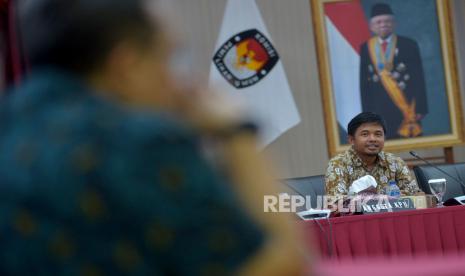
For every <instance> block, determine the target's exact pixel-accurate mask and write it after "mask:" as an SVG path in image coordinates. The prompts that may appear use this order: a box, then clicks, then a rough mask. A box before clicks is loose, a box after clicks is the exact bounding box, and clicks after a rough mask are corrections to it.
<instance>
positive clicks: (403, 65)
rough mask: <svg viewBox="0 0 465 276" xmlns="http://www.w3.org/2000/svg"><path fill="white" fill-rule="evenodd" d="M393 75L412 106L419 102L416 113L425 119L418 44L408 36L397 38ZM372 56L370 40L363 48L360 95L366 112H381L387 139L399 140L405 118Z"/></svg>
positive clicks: (425, 103) (423, 81)
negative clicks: (399, 131)
mask: <svg viewBox="0 0 465 276" xmlns="http://www.w3.org/2000/svg"><path fill="white" fill-rule="evenodd" d="M396 39H397V42H396V46H395V49H393V60H392V66H390V67H392V68H387V67H386V69H387V70H388V71H389V72H390V75H391V77H392V79H393V80H394V81H395V82H396V83H397V87H398V88H399V89H400V90H401V91H402V92H403V94H404V95H405V98H406V99H407V102H408V103H411V102H412V101H413V100H415V106H416V108H415V112H416V114H420V115H422V116H424V115H425V114H426V113H428V107H427V99H426V89H425V79H424V73H423V66H422V62H421V58H420V50H419V48H418V44H417V43H416V42H415V41H414V40H412V39H410V38H407V37H403V36H396ZM375 66H376V65H375V64H374V62H373V61H372V58H371V57H370V52H369V49H368V41H367V42H365V43H363V44H362V46H361V48H360V93H361V100H362V109H363V111H372V112H375V113H378V114H379V115H381V116H382V117H383V118H384V119H385V120H386V126H387V133H386V138H399V137H401V136H400V135H399V134H398V129H399V127H400V125H401V123H402V121H403V119H404V116H403V114H402V112H401V110H400V109H399V107H398V106H396V104H395V103H394V102H393V101H392V99H391V97H390V96H389V94H388V92H387V91H386V89H385V88H384V86H383V84H382V82H381V78H380V76H379V74H378V72H377V70H376V68H377V67H375ZM378 68H379V67H378Z"/></svg>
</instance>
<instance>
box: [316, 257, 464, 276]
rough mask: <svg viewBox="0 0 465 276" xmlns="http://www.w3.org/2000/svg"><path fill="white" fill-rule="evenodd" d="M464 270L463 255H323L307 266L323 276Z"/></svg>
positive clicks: (413, 275)
mask: <svg viewBox="0 0 465 276" xmlns="http://www.w3.org/2000/svg"><path fill="white" fill-rule="evenodd" d="M464 270H465V255H453V256H420V257H411V258H406V257H402V258H400V257H399V258H395V257H390V258H389V259H387V258H360V259H356V260H332V259H326V260H322V261H320V262H317V263H316V264H314V265H313V266H312V267H311V268H310V269H309V271H313V272H314V274H313V275H325V276H340V275H344V276H347V275H357V276H373V275H376V276H393V275H395V276H437V275H441V276H463V275H464Z"/></svg>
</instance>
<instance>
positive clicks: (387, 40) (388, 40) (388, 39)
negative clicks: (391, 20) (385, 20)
mask: <svg viewBox="0 0 465 276" xmlns="http://www.w3.org/2000/svg"><path fill="white" fill-rule="evenodd" d="M391 39H392V34H391V35H390V36H388V37H387V38H385V39H382V38H381V37H379V36H378V42H379V44H381V43H383V41H386V42H387V43H390V42H391Z"/></svg>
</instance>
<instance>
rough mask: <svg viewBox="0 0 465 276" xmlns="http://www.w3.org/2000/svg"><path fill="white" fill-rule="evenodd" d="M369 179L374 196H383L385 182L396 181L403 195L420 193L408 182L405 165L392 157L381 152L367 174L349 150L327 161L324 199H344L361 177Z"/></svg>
mask: <svg viewBox="0 0 465 276" xmlns="http://www.w3.org/2000/svg"><path fill="white" fill-rule="evenodd" d="M365 175H371V176H373V177H374V178H375V179H376V182H377V183H378V186H377V187H376V189H377V192H378V194H385V189H386V187H387V186H388V183H389V181H391V180H394V181H396V183H397V185H398V186H399V189H400V190H401V192H402V193H404V194H406V195H414V194H415V193H416V192H420V190H419V189H418V185H417V182H416V181H415V180H414V179H413V178H412V176H411V174H410V171H409V169H408V167H407V165H405V162H404V161H403V160H402V159H401V158H399V157H396V156H394V155H393V154H392V153H387V152H383V151H381V152H380V153H379V154H378V158H377V160H376V163H375V166H374V167H373V169H372V170H371V171H369V170H368V169H367V166H366V165H365V164H364V163H363V161H362V160H361V159H360V157H359V156H358V155H357V154H356V153H355V151H354V150H353V149H352V148H350V149H349V150H347V151H346V152H344V153H341V154H339V155H337V156H335V157H334V158H332V159H331V160H330V161H329V164H328V169H327V171H326V177H325V182H326V187H325V189H326V195H334V196H340V195H347V194H348V191H349V187H350V185H351V184H352V182H354V181H355V180H357V179H359V178H360V177H362V176H365Z"/></svg>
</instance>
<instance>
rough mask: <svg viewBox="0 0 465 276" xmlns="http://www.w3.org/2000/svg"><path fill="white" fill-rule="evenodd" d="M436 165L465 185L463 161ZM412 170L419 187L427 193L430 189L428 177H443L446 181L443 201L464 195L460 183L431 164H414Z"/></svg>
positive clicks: (464, 189)
mask: <svg viewBox="0 0 465 276" xmlns="http://www.w3.org/2000/svg"><path fill="white" fill-rule="evenodd" d="M437 167H439V168H440V169H441V170H443V171H445V172H447V173H448V174H450V175H452V176H453V177H454V178H455V179H457V180H459V181H460V182H462V184H463V185H465V163H457V164H443V165H437ZM413 171H414V172H415V177H416V178H417V182H418V185H419V186H420V189H422V190H423V191H424V192H425V193H427V194H431V190H430V188H429V186H428V180H429V179H434V178H445V179H446V181H447V186H446V193H445V194H444V197H443V200H444V201H446V200H448V199H449V198H452V197H456V196H461V195H465V188H464V187H463V186H462V185H461V184H460V183H458V182H457V181H456V180H454V179H452V178H451V177H449V176H447V175H445V174H444V173H442V172H441V171H439V170H438V169H436V168H434V167H432V166H429V165H421V166H414V167H413Z"/></svg>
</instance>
